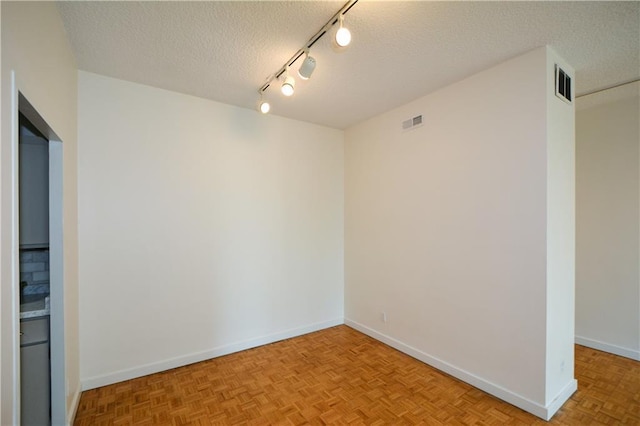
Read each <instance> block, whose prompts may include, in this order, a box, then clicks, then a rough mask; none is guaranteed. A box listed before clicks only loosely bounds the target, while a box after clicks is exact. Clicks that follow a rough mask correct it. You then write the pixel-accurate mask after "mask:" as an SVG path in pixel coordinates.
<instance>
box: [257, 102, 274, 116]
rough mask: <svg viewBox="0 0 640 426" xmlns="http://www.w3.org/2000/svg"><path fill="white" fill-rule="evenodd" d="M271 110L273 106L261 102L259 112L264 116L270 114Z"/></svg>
mask: <svg viewBox="0 0 640 426" xmlns="http://www.w3.org/2000/svg"><path fill="white" fill-rule="evenodd" d="M270 109H271V105H269V102H267V101H263V100H262V99H260V102H259V103H258V111H260V112H261V113H263V114H268V113H269V110H270Z"/></svg>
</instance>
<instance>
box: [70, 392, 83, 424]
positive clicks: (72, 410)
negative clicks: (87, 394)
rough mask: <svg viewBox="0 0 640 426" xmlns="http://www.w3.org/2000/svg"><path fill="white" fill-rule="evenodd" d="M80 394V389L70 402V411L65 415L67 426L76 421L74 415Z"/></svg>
mask: <svg viewBox="0 0 640 426" xmlns="http://www.w3.org/2000/svg"><path fill="white" fill-rule="evenodd" d="M80 393H81V392H80V389H78V390H77V391H76V392H75V394H74V395H73V399H72V400H71V411H69V412H68V413H67V425H68V426H71V425H72V424H73V423H74V422H75V420H76V413H77V412H78V405H79V404H80Z"/></svg>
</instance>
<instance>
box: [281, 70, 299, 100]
mask: <svg viewBox="0 0 640 426" xmlns="http://www.w3.org/2000/svg"><path fill="white" fill-rule="evenodd" d="M285 76H286V77H285V78H284V82H283V83H282V87H281V88H280V90H281V91H282V94H283V95H285V96H291V95H293V90H294V89H295V87H296V81H295V80H294V79H293V77H291V76H290V75H289V70H288V69H287V71H286V74H285Z"/></svg>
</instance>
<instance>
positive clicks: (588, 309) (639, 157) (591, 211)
mask: <svg viewBox="0 0 640 426" xmlns="http://www.w3.org/2000/svg"><path fill="white" fill-rule="evenodd" d="M639 127H640V83H634V84H629V85H626V86H622V87H619V88H617V89H611V90H607V91H604V92H599V93H596V94H593V95H589V96H586V97H583V98H580V99H579V100H578V111H577V114H576V142H577V166H576V167H577V170H576V172H577V173H576V185H577V198H576V203H577V239H576V244H577V247H576V256H577V259H576V342H577V343H580V344H582V345H586V346H590V347H593V348H596V349H601V350H605V351H609V352H612V353H615V354H618V355H622V356H626V357H629V358H633V359H636V360H640V271H639V268H640V266H639V265H640V262H639V258H640V238H639V235H640V219H639V218H640V207H639V204H640V130H639Z"/></svg>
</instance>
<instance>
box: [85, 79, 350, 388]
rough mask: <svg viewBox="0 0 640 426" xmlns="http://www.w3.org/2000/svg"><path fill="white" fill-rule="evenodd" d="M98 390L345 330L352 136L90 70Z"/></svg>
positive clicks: (90, 232) (88, 345)
mask: <svg viewBox="0 0 640 426" xmlns="http://www.w3.org/2000/svg"><path fill="white" fill-rule="evenodd" d="M78 120H79V133H78V139H79V216H80V217H79V221H80V224H79V232H80V260H81V264H80V278H81V281H82V290H81V293H80V302H81V303H80V336H81V339H80V344H81V346H80V354H81V378H82V383H83V388H85V389H87V388H92V387H96V386H101V385H104V384H107V383H113V382H116V381H119V380H123V379H127V378H130V377H135V376H139V375H143V374H148V373H151V372H155V371H160V370H164V369H166V368H171V367H175V366H177V365H182V364H185V363H189V362H194V361H199V360H201V359H206V358H210V357H212V356H216V355H221V354H224V353H228V352H231V351H235V350H240V349H244V348H246V347H251V346H256V345H259V344H262V343H266V342H270V341H274V340H278V339H281V338H284V337H289V336H293V335H297V334H301V333H304V332H308V331H312V330H316V329H320V328H323V327H327V326H330V325H335V324H339V323H342V321H343V288H344V267H343V262H344V260H343V259H344V253H343V244H344V236H343V235H344V226H343V215H344V201H343V200H344V179H343V169H344V164H343V132H341V131H339V130H335V129H329V128H325V127H320V126H316V125H311V124H307V123H302V122H298V121H293V120H289V119H284V118H281V117H277V116H262V115H259V114H258V113H257V112H255V111H252V110H246V109H241V108H236V107H232V106H228V105H224V104H220V103H216V102H212V101H208V100H204V99H199V98H194V97H191V96H186V95H182V94H178V93H173V92H169V91H165V90H160V89H156V88H151V87H147V86H142V85H138V84H134V83H129V82H125V81H121V80H115V79H111V78H107V77H103V76H99V75H95V74H91V73H86V72H80V73H79V116H78Z"/></svg>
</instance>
